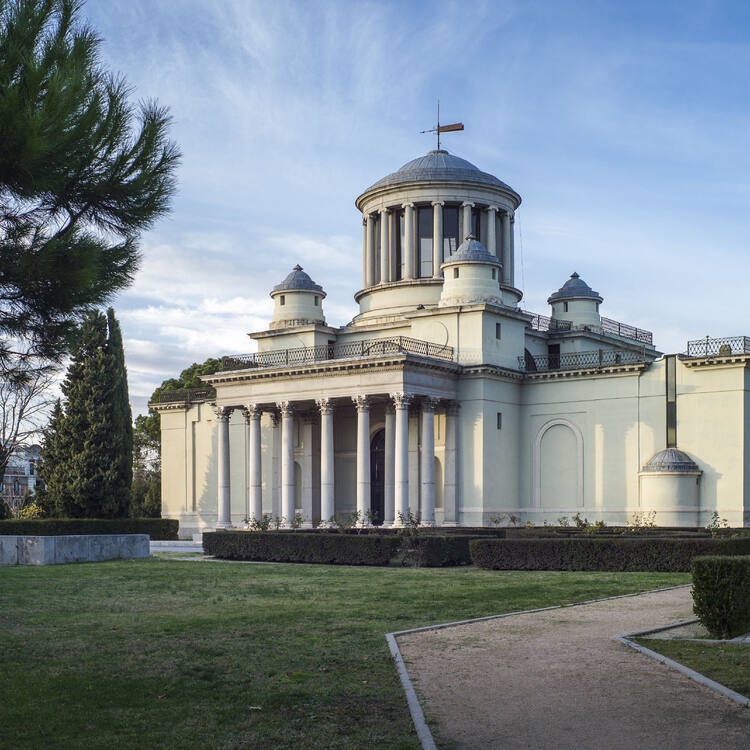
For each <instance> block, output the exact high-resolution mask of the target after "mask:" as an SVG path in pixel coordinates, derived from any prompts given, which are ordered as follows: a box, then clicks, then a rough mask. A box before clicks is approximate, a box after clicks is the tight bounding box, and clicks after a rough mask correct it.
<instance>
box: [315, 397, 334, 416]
mask: <svg viewBox="0 0 750 750" xmlns="http://www.w3.org/2000/svg"><path fill="white" fill-rule="evenodd" d="M315 403H316V404H317V405H318V409H320V413H321V414H333V412H334V410H335V408H336V406H335V404H334V403H333V401H332V400H331V399H330V398H320V399H318V400H317V401H316V402H315Z"/></svg>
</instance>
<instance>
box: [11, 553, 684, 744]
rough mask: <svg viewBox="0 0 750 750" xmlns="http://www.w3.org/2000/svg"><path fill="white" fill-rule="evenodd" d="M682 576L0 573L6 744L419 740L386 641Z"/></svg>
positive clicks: (279, 570) (286, 568)
mask: <svg viewBox="0 0 750 750" xmlns="http://www.w3.org/2000/svg"><path fill="white" fill-rule="evenodd" d="M688 580H689V576H688V575H687V574H669V573H663V574H661V573H570V572H562V573H557V572H496V571H483V570H478V569H475V568H452V569H437V570H436V569H398V568H352V567H337V566H330V567H328V566H313V565H263V564H261V565H244V564H227V563H218V562H201V563H192V562H179V561H177V560H172V561H168V560H145V561H113V562H106V563H88V564H79V565H59V566H50V567H43V568H4V569H0V632H2V641H1V642H0V643H1V645H0V694H1V695H2V696H3V699H2V700H0V747H2V748H13V749H14V750H21V749H22V748H40V747H44V748H87V749H88V748H113V747H117V748H118V750H120V749H122V748H169V749H170V750H172V749H175V750H176V749H178V748H263V750H273V749H274V748H304V750H315V749H316V748H325V749H326V750H336V749H339V748H340V749H344V748H346V750H353V749H354V748H386V749H388V750H400V749H402V748H403V749H404V750H405V749H406V748H409V749H410V750H417V749H418V748H419V744H418V742H417V739H416V735H415V733H414V731H413V727H412V724H411V719H410V716H409V713H408V710H407V708H406V704H405V700H404V696H403V693H402V690H401V685H400V683H399V680H398V677H397V674H396V670H395V668H394V666H393V663H392V661H391V658H390V655H389V652H388V649H387V646H386V643H385V639H384V637H383V635H384V633H386V632H388V631H392V630H399V629H404V628H409V627H414V626H418V625H426V624H430V623H437V622H444V621H446V620H454V619H462V618H470V617H476V616H480V615H486V614H493V613H500V612H508V611H513V610H519V609H528V608H532V607H542V606H547V605H551V604H559V603H564V602H575V601H582V600H585V599H591V598H597V597H603V596H610V595H614V594H623V593H629V592H633V591H640V590H644V589H651V588H657V587H663V586H670V585H675V584H678V583H686V582H687V581H688Z"/></svg>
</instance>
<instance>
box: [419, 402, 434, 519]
mask: <svg viewBox="0 0 750 750" xmlns="http://www.w3.org/2000/svg"><path fill="white" fill-rule="evenodd" d="M436 404H437V400H436V399H434V398H429V397H426V398H423V399H422V456H421V458H422V513H421V516H422V524H423V525H424V526H434V525H435V405H436Z"/></svg>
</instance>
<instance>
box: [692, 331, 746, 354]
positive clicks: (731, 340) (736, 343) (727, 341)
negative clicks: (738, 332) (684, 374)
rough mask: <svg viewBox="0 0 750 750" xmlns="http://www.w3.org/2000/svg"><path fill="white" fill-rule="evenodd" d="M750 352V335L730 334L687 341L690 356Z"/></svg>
mask: <svg viewBox="0 0 750 750" xmlns="http://www.w3.org/2000/svg"><path fill="white" fill-rule="evenodd" d="M732 354H750V336H729V337H727V338H723V339H712V338H710V337H708V336H706V338H704V339H695V340H694V341H688V342H687V356H688V357H727V356H730V355H732Z"/></svg>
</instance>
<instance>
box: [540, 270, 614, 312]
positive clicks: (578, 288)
mask: <svg viewBox="0 0 750 750" xmlns="http://www.w3.org/2000/svg"><path fill="white" fill-rule="evenodd" d="M580 297H590V298H591V299H595V300H597V302H603V301H604V300H603V298H602V296H601V295H600V294H599V292H595V291H594V290H593V289H592V288H591V287H590V286H589V285H588V284H587V283H586V282H585V281H584V280H583V279H582V278H581V277H580V276H579V275H578V274H577V273H576V272H575V271H573V273H572V274H571V275H570V278H569V279H568V280H567V281H566V282H565V283H564V284H563V285H562V286H561V287H560V288H559V289H558V290H557V291H556V292H555V293H554V294H551V295H550V296H549V299H548V300H547V304H548V305H551V304H552V303H553V302H559V301H560V300H564V299H576V298H580Z"/></svg>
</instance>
